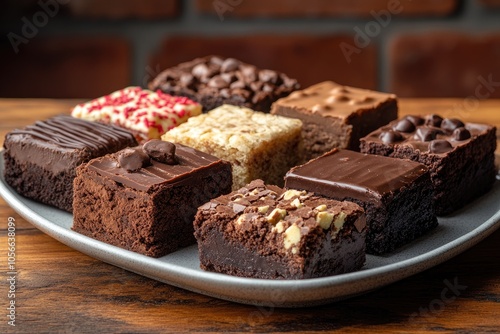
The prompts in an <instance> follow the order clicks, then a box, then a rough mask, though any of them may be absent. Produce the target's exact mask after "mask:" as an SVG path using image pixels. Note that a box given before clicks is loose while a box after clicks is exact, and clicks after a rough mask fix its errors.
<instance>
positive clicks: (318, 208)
mask: <svg viewBox="0 0 500 334" xmlns="http://www.w3.org/2000/svg"><path fill="white" fill-rule="evenodd" d="M326 208H327V206H326V205H325V204H321V205H318V206H317V207H315V208H314V210H318V211H326Z"/></svg>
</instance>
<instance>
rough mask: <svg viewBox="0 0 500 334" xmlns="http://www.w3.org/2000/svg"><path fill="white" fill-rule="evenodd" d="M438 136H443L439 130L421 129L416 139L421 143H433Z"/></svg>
mask: <svg viewBox="0 0 500 334" xmlns="http://www.w3.org/2000/svg"><path fill="white" fill-rule="evenodd" d="M438 134H443V131H441V130H440V129H438V128H432V127H420V128H418V129H417V133H415V139H417V140H420V141H424V142H425V141H431V140H434V139H436V137H437V135H438Z"/></svg>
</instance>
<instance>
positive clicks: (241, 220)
mask: <svg viewBox="0 0 500 334" xmlns="http://www.w3.org/2000/svg"><path fill="white" fill-rule="evenodd" d="M246 219H247V214H245V213H244V214H242V215H241V216H239V217H238V219H237V220H236V225H241V224H243V222H244V221H245V220H246Z"/></svg>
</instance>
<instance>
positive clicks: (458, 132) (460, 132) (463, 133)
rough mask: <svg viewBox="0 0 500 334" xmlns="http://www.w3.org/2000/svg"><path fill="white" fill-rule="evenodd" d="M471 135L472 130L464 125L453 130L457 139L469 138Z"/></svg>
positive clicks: (454, 137)
mask: <svg viewBox="0 0 500 334" xmlns="http://www.w3.org/2000/svg"><path fill="white" fill-rule="evenodd" d="M470 137H471V134H470V131H469V130H467V129H466V128H464V127H461V128H458V129H455V130H453V139H454V140H456V141H462V140H467V139H469V138H470Z"/></svg>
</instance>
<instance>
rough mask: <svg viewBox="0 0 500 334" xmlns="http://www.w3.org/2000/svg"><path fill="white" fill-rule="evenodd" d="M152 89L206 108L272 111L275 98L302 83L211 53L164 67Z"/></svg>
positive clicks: (285, 94)
mask: <svg viewBox="0 0 500 334" xmlns="http://www.w3.org/2000/svg"><path fill="white" fill-rule="evenodd" d="M149 88H150V89H151V90H158V89H159V90H161V91H163V92H165V93H167V94H171V95H180V96H186V97H188V98H190V99H191V100H194V101H197V102H198V103H200V104H201V105H202V106H203V110H204V111H208V110H212V109H215V108H217V107H218V106H221V105H223V104H231V105H235V106H241V107H247V108H250V109H253V110H257V111H263V112H269V110H270V108H271V104H272V103H273V102H274V101H276V100H277V99H279V98H281V97H284V96H287V95H288V94H290V93H291V92H293V91H294V90H296V89H298V88H299V84H298V83H297V80H295V79H291V78H289V77H288V76H287V75H286V74H284V73H281V72H277V71H273V70H268V69H259V68H257V67H256V66H254V65H250V64H246V63H243V62H241V61H239V60H237V59H234V58H222V57H219V56H207V57H203V58H196V59H194V60H192V61H189V62H185V63H181V64H179V65H177V66H174V67H171V68H169V69H166V70H164V71H163V72H161V73H160V74H159V75H158V76H157V77H156V78H154V79H153V81H152V82H151V83H150V84H149Z"/></svg>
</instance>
